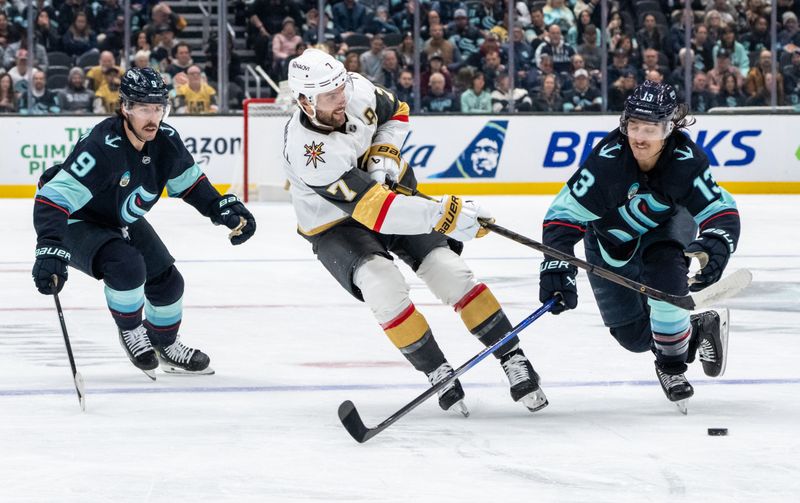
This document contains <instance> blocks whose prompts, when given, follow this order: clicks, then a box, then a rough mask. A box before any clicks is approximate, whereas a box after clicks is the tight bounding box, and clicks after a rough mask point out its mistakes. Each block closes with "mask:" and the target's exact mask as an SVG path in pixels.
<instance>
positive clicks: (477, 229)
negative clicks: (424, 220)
mask: <svg viewBox="0 0 800 503" xmlns="http://www.w3.org/2000/svg"><path fill="white" fill-rule="evenodd" d="M478 219H482V220H488V221H489V222H494V219H493V218H492V214H491V213H489V210H487V209H486V208H484V207H482V206H480V205H479V204H478V203H476V202H474V201H464V200H462V199H461V198H460V197H458V196H444V197H443V198H442V207H441V213H439V214H438V215H437V220H436V222H434V223H433V230H435V231H436V232H441V233H442V234H445V235H447V236H448V237H451V238H453V239H457V240H458V241H469V240H470V239H472V238H482V237H483V236H485V235H486V234H488V233H489V231H488V230H486V229H485V228H483V227H481V224H480V222H478Z"/></svg>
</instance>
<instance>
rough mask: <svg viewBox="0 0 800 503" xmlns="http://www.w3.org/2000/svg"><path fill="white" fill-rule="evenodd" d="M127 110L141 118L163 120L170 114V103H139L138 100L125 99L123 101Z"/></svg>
mask: <svg viewBox="0 0 800 503" xmlns="http://www.w3.org/2000/svg"><path fill="white" fill-rule="evenodd" d="M123 107H124V108H125V112H126V113H128V114H130V115H132V116H134V117H136V118H137V119H141V120H148V119H150V120H153V121H158V122H161V121H163V120H164V119H166V118H167V117H168V116H169V112H170V105H169V104H166V105H161V104H158V103H139V102H137V101H129V100H125V102H124V103H123Z"/></svg>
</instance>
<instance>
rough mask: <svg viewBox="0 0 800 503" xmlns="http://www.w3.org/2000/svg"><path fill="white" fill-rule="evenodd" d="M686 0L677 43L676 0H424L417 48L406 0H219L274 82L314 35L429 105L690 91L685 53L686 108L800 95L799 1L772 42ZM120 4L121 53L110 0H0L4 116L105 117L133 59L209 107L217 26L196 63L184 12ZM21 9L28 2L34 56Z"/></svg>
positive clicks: (762, 10)
mask: <svg viewBox="0 0 800 503" xmlns="http://www.w3.org/2000/svg"><path fill="white" fill-rule="evenodd" d="M691 2H692V3H691V15H690V16H688V21H689V22H690V24H691V27H692V28H691V33H690V34H689V38H690V47H685V36H686V34H685V32H684V26H685V24H684V22H685V21H686V20H687V16H686V11H685V9H684V3H683V2H682V1H681V0H609V2H608V4H609V15H608V24H607V26H606V27H605V28H603V27H602V23H601V18H600V13H601V8H600V0H524V1H523V0H519V1H515V16H514V22H513V23H511V25H510V26H509V23H508V16H507V12H506V7H505V6H506V3H505V2H504V1H502V0H470V1H466V2H464V1H460V0H432V1H431V0H423V1H422V2H420V3H419V5H420V7H419V8H420V12H419V15H420V17H421V20H422V26H421V36H422V45H421V46H420V47H418V48H415V46H414V40H413V36H412V35H411V31H412V29H413V22H414V14H415V13H414V9H415V8H416V7H415V6H416V5H417V3H415V2H408V1H405V0H338V1H329V2H328V3H327V4H326V7H325V9H324V10H323V12H319V10H318V3H317V1H316V0H229V3H230V4H231V5H233V6H234V7H235V11H236V13H237V14H236V15H235V16H233V18H232V19H231V21H232V22H233V23H234V24H235V25H239V26H242V27H244V30H245V33H246V41H247V47H248V48H249V49H252V53H254V55H255V56H254V57H255V61H254V63H255V64H258V65H260V66H261V67H262V68H264V69H265V70H266V71H267V72H268V73H269V74H270V75H271V76H272V77H273V78H274V79H275V80H276V81H280V80H285V78H286V75H287V71H288V65H289V62H290V61H291V60H292V59H293V58H294V57H296V56H297V55H299V54H301V53H302V52H303V50H305V49H306V48H307V47H311V46H315V47H321V48H323V49H325V50H327V51H328V52H330V53H331V54H333V55H335V56H336V57H337V58H339V59H340V60H341V61H342V62H343V63H344V65H345V67H346V68H347V69H348V70H350V71H355V72H359V73H361V74H363V75H365V76H366V77H367V78H369V79H370V80H371V81H373V82H375V83H376V84H380V85H382V86H384V87H386V88H389V89H391V90H392V91H394V92H395V93H396V94H397V95H398V97H399V98H400V99H402V100H404V101H406V102H408V103H409V104H410V105H412V107H415V106H417V105H418V106H419V107H421V109H422V110H423V111H425V112H461V113H504V112H508V111H509V110H510V107H511V103H512V102H513V108H514V110H516V111H523V112H524V111H539V112H581V111H599V110H601V108H602V105H603V103H602V96H601V84H602V82H603V80H604V79H605V82H606V84H607V86H608V109H609V110H611V111H619V110H621V109H622V107H623V104H624V101H625V99H626V98H627V96H628V95H630V93H631V92H632V91H633V89H634V88H635V87H636V85H637V84H638V83H640V82H642V81H644V80H645V79H649V80H654V81H666V82H668V83H670V84H672V85H673V86H675V87H676V89H678V91H679V93H681V94H682V95H686V92H685V91H686V89H685V75H686V65H689V72H690V76H691V79H690V80H691V93H690V94H691V104H690V105H691V108H692V110H693V111H695V112H700V113H702V112H705V111H707V110H709V109H710V108H712V107H717V106H724V107H738V106H746V105H755V106H764V105H770V100H771V94H770V89H771V87H772V85H773V84H774V85H775V88H776V91H777V92H776V95H777V96H776V97H777V104H778V105H794V106H800V28H799V27H798V15H800V0H778V1H777V6H778V7H777V9H778V11H777V20H778V26H776V31H777V45H776V46H775V47H772V40H771V36H770V31H771V26H770V14H771V12H770V8H771V7H770V3H769V2H768V1H767V0H691ZM130 3H131V8H132V12H131V16H130V18H131V33H132V39H131V41H130V42H131V47H132V53H131V57H130V59H129V61H122V60H121V58H122V56H121V53H122V52H123V51H122V49H123V47H124V43H125V40H124V12H123V10H122V2H120V0H30V1H29V0H0V57H2V66H0V113H2V112H11V113H29V114H49V113H58V112H64V113H97V114H108V113H113V111H114V110H115V109H116V107H117V104H118V102H119V82H120V78H121V76H122V73H123V72H124V70H125V68H127V67H130V66H133V65H135V66H150V67H152V68H154V69H156V70H158V71H159V72H161V74H162V75H163V76H164V79H165V81H166V82H167V83H168V85H169V86H170V88H171V92H172V96H173V110H174V112H175V113H214V112H216V111H217V103H216V91H215V84H214V82H215V81H216V79H217V73H218V72H217V69H216V63H217V57H216V51H217V43H216V38H215V33H212V38H211V40H209V43H208V46H207V47H206V52H205V54H206V56H207V58H206V62H205V63H202V64H196V63H195V62H194V61H193V60H192V51H191V47H190V46H189V45H188V44H187V43H185V42H184V41H182V40H181V32H182V31H183V30H184V29H185V28H186V26H187V21H186V19H184V17H182V16H181V15H178V14H176V13H174V12H173V11H172V9H171V8H170V7H169V5H168V4H167V3H164V2H157V1H155V0H132V1H131V2H130ZM29 4H32V6H29ZM29 8H33V9H35V12H34V13H33V14H34V15H33V19H34V33H35V44H34V46H33V47H34V54H33V55H30V54H29V53H28V52H29V45H28V41H27V33H28V31H27V18H28V9H29ZM320 23H321V24H322V26H323V30H322V32H323V40H319V36H320V29H319V28H320ZM603 33H605V36H606V44H605V46H603V45H602V43H601V38H602V35H603ZM233 46H234V44H233V40H232V39H231V38H229V40H228V47H229V60H230V67H229V70H228V71H229V78H230V80H231V81H232V82H239V83H241V78H242V75H243V72H242V68H241V64H242V58H241V57H240V55H239V54H237V51H235V50H233ZM417 49H418V51H417ZM415 52H419V55H420V60H421V71H420V75H419V81H420V88H419V92H416V91H415V87H414V81H415V75H414V60H415ZM773 52H774V54H775V57H776V58H777V62H778V64H777V69H778V71H777V72H775V73H773V71H772V58H773ZM603 53H605V54H606V56H607V62H608V68H607V71H606V72H602V69H601V60H602V58H603ZM511 54H513V62H514V66H513V75H512V74H510V73H509V66H510V65H509V60H510V59H511V58H510V55H511ZM29 87H30V89H31V92H30V96H31V100H30V101H31V102H30V103H29V102H28V96H29V92H28V88H29Z"/></svg>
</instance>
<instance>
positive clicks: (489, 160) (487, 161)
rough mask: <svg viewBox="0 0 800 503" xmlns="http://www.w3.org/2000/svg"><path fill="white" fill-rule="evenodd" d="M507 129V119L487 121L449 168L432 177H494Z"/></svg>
mask: <svg viewBox="0 0 800 503" xmlns="http://www.w3.org/2000/svg"><path fill="white" fill-rule="evenodd" d="M507 129H508V121H507V120H506V121H489V122H487V123H486V125H485V126H483V129H481V131H480V132H479V133H478V134H477V135H476V136H475V138H473V140H472V141H471V142H470V144H469V145H468V146H467V148H466V149H464V151H463V152H461V154H460V155H459V156H458V158H457V159H456V160H455V161H454V162H453V164H451V165H450V167H449V168H447V169H446V170H445V171H443V172H441V173H437V174H435V175H432V176H431V177H430V178H494V177H495V176H497V167H498V165H499V164H500V154H501V153H502V151H503V143H504V142H505V139H506V130H507Z"/></svg>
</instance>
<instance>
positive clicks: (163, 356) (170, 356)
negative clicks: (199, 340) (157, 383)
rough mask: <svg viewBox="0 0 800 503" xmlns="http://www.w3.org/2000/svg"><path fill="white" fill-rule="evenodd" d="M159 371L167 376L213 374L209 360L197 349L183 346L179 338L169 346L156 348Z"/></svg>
mask: <svg viewBox="0 0 800 503" xmlns="http://www.w3.org/2000/svg"><path fill="white" fill-rule="evenodd" d="M156 353H157V354H158V359H159V360H160V361H161V370H163V371H164V372H166V373H167V374H213V373H214V369H212V368H210V367H209V366H208V364H209V363H210V362H211V359H210V358H209V357H208V355H207V354H205V353H203V352H202V351H200V350H199V349H194V348H190V347H188V346H184V345H183V344H182V343H181V340H180V336H178V337H176V338H175V342H173V343H172V344H170V345H169V346H163V347H162V346H156Z"/></svg>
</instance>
